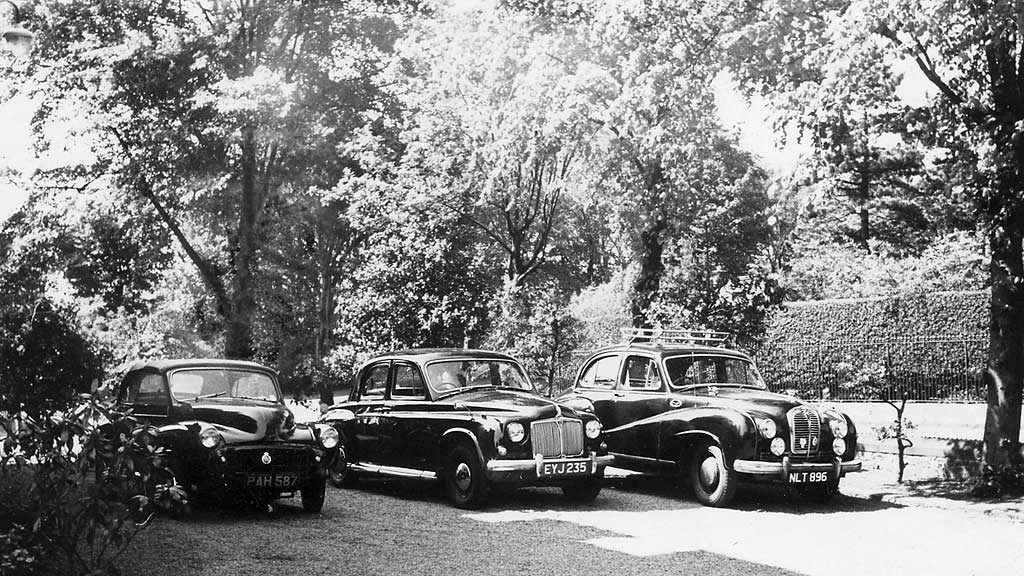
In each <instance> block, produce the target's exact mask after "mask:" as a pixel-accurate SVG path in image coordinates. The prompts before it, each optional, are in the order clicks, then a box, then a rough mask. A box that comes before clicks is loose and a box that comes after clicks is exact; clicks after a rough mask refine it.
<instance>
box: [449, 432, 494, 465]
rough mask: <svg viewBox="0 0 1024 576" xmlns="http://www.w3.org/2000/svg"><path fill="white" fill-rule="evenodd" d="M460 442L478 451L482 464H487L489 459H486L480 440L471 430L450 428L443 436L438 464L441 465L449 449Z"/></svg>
mask: <svg viewBox="0 0 1024 576" xmlns="http://www.w3.org/2000/svg"><path fill="white" fill-rule="evenodd" d="M459 442H468V443H470V444H471V445H472V446H473V449H474V450H476V455H477V457H478V458H480V462H481V463H486V462H487V459H486V458H484V452H483V450H482V448H481V445H480V439H479V438H478V437H477V435H476V434H474V433H473V432H472V431H471V430H470V429H469V428H463V427H455V428H449V429H447V430H445V431H444V433H443V434H441V440H440V442H439V446H438V453H437V463H438V464H439V465H440V464H441V459H442V458H444V456H445V454H446V453H447V452H448V449H449V448H451V447H452V446H454V445H455V444H457V443H459Z"/></svg>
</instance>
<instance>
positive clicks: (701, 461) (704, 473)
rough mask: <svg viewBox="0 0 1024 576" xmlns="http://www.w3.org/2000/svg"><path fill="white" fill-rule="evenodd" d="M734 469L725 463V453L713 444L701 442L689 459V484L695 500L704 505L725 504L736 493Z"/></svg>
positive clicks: (718, 505)
mask: <svg viewBox="0 0 1024 576" xmlns="http://www.w3.org/2000/svg"><path fill="white" fill-rule="evenodd" d="M737 481H738V478H737V474H736V471H734V470H730V469H729V467H728V466H726V463H725V454H724V453H723V452H722V449H721V448H720V447H719V446H717V445H714V444H702V445H700V446H698V449H697V451H696V452H695V453H694V454H693V458H692V459H691V460H690V484H691V486H692V487H693V495H694V496H695V497H696V498H697V501H698V502H700V503H701V504H704V505H705V506H715V507H722V506H727V505H728V504H729V502H730V501H732V497H733V495H735V494H736V484H737Z"/></svg>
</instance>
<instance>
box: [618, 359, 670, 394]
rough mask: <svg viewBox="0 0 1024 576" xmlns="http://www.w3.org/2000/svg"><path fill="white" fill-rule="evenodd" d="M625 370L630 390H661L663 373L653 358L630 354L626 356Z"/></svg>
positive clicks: (626, 381)
mask: <svg viewBox="0 0 1024 576" xmlns="http://www.w3.org/2000/svg"><path fill="white" fill-rule="evenodd" d="M624 372H625V376H626V380H625V384H626V387H627V388H629V389H630V390H661V373H660V372H659V371H658V363H657V362H656V361H655V360H654V359H653V358H646V357H644V356H630V357H628V358H626V366H625V370H624Z"/></svg>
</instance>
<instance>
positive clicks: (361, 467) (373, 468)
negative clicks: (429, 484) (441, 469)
mask: <svg viewBox="0 0 1024 576" xmlns="http://www.w3.org/2000/svg"><path fill="white" fill-rule="evenodd" d="M348 467H349V470H354V471H356V472H364V473H368V474H383V475H385V476H398V477H401V478H421V479H425V480H436V479H437V473H436V472H428V471H426V470H416V469H414V468H402V467H399V466H382V465H379V464H363V463H361V462H358V463H355V464H349V466H348Z"/></svg>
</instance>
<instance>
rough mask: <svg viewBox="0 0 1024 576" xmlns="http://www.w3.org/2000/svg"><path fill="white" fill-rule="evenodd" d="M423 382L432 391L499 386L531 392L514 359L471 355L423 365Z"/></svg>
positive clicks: (441, 391)
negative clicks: (425, 381)
mask: <svg viewBox="0 0 1024 576" xmlns="http://www.w3.org/2000/svg"><path fill="white" fill-rule="evenodd" d="M427 382H428V383H429V385H430V387H431V388H432V389H434V390H435V391H436V392H440V393H445V392H449V391H451V390H458V389H459V388H470V387H479V386H500V387H505V388H516V389H519V390H528V391H530V392H533V391H534V389H533V385H532V384H530V380H529V379H528V378H527V377H526V374H525V373H524V372H523V369H522V367H521V366H520V365H519V364H518V363H516V362H510V361H508V360H500V359H488V358H474V359H468V360H445V361H441V362H432V363H430V364H428V365H427Z"/></svg>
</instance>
